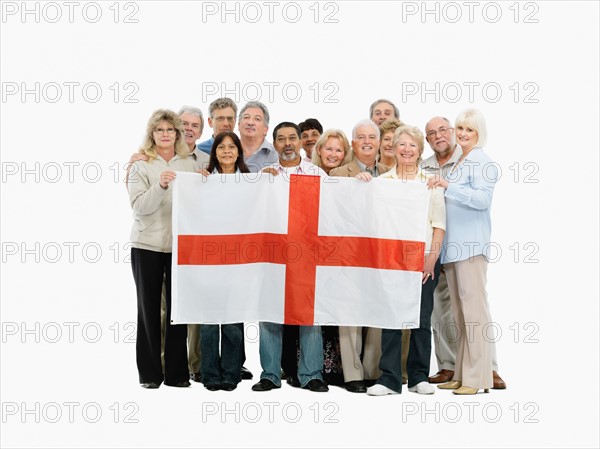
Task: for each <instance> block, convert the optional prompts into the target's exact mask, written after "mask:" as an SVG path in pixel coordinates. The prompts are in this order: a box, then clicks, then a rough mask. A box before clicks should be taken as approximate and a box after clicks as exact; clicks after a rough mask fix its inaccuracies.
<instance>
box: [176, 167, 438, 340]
mask: <svg viewBox="0 0 600 449" xmlns="http://www.w3.org/2000/svg"><path fill="white" fill-rule="evenodd" d="M428 198H429V197H428V191H427V187H426V185H425V183H423V182H420V181H409V182H400V181H391V180H384V179H374V180H373V181H371V182H368V183H366V182H363V181H359V180H356V179H352V178H331V177H323V178H320V177H318V176H309V175H291V177H287V176H285V175H280V176H276V177H273V176H272V175H266V174H244V175H239V174H238V175H211V176H209V177H208V178H204V177H203V176H201V175H198V174H190V173H178V174H177V179H176V181H175V182H174V184H173V277H172V279H173V281H172V282H173V285H172V298H173V299H172V301H173V310H172V320H173V322H174V323H235V322H242V321H271V322H276V323H286V324H302V325H313V324H330V325H345V326H371V327H381V328H396V329H397V328H412V327H416V326H418V324H419V308H420V300H421V272H422V270H423V259H424V250H425V229H426V218H427V206H428Z"/></svg>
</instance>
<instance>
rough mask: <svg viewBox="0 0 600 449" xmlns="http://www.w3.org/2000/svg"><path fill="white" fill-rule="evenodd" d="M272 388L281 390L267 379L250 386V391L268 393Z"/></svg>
mask: <svg viewBox="0 0 600 449" xmlns="http://www.w3.org/2000/svg"><path fill="white" fill-rule="evenodd" d="M273 388H281V386H280V385H275V384H274V383H273V382H271V381H270V380H269V379H261V380H260V381H259V382H258V383H256V384H254V385H252V391H269V390H272V389H273Z"/></svg>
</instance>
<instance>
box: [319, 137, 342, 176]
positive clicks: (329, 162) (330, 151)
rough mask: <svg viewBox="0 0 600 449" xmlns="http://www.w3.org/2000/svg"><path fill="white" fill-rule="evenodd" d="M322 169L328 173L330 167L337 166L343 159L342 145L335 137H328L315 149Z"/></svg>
mask: <svg viewBox="0 0 600 449" xmlns="http://www.w3.org/2000/svg"><path fill="white" fill-rule="evenodd" d="M317 154H318V155H319V158H320V159H321V165H322V166H323V169H324V170H325V171H326V172H327V173H329V170H331V169H332V168H336V167H339V166H340V165H341V164H342V161H343V160H344V156H345V154H344V146H343V145H342V142H340V139H338V138H337V137H330V138H329V139H327V141H326V142H325V143H324V144H323V145H322V146H321V148H319V149H318V150H317Z"/></svg>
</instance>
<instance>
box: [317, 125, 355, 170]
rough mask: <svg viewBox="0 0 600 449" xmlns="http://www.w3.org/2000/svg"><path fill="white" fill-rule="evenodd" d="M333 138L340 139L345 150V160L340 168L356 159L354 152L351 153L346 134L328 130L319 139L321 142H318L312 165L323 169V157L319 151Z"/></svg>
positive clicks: (337, 130) (339, 130) (336, 130)
mask: <svg viewBox="0 0 600 449" xmlns="http://www.w3.org/2000/svg"><path fill="white" fill-rule="evenodd" d="M332 137H333V138H335V139H339V140H340V143H341V144H342V148H344V159H343V160H342V163H341V164H340V167H341V166H342V165H346V164H348V163H350V162H351V161H352V159H354V152H353V151H350V143H349V142H348V138H347V137H346V134H344V131H342V130H341V129H328V130H326V131H325V132H324V133H323V134H321V137H319V140H317V143H316V144H315V147H314V148H313V150H312V154H311V161H312V163H313V164H315V165H316V166H318V167H320V168H323V163H322V162H321V157H320V156H319V150H320V149H321V147H322V146H323V145H325V143H326V142H327V140H328V139H330V138H332Z"/></svg>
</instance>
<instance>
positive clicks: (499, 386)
mask: <svg viewBox="0 0 600 449" xmlns="http://www.w3.org/2000/svg"><path fill="white" fill-rule="evenodd" d="M492 376H493V378H494V386H493V387H492V388H493V389H494V390H504V389H505V388H506V382H504V381H503V380H502V378H501V377H500V374H498V373H497V372H496V371H492Z"/></svg>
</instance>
